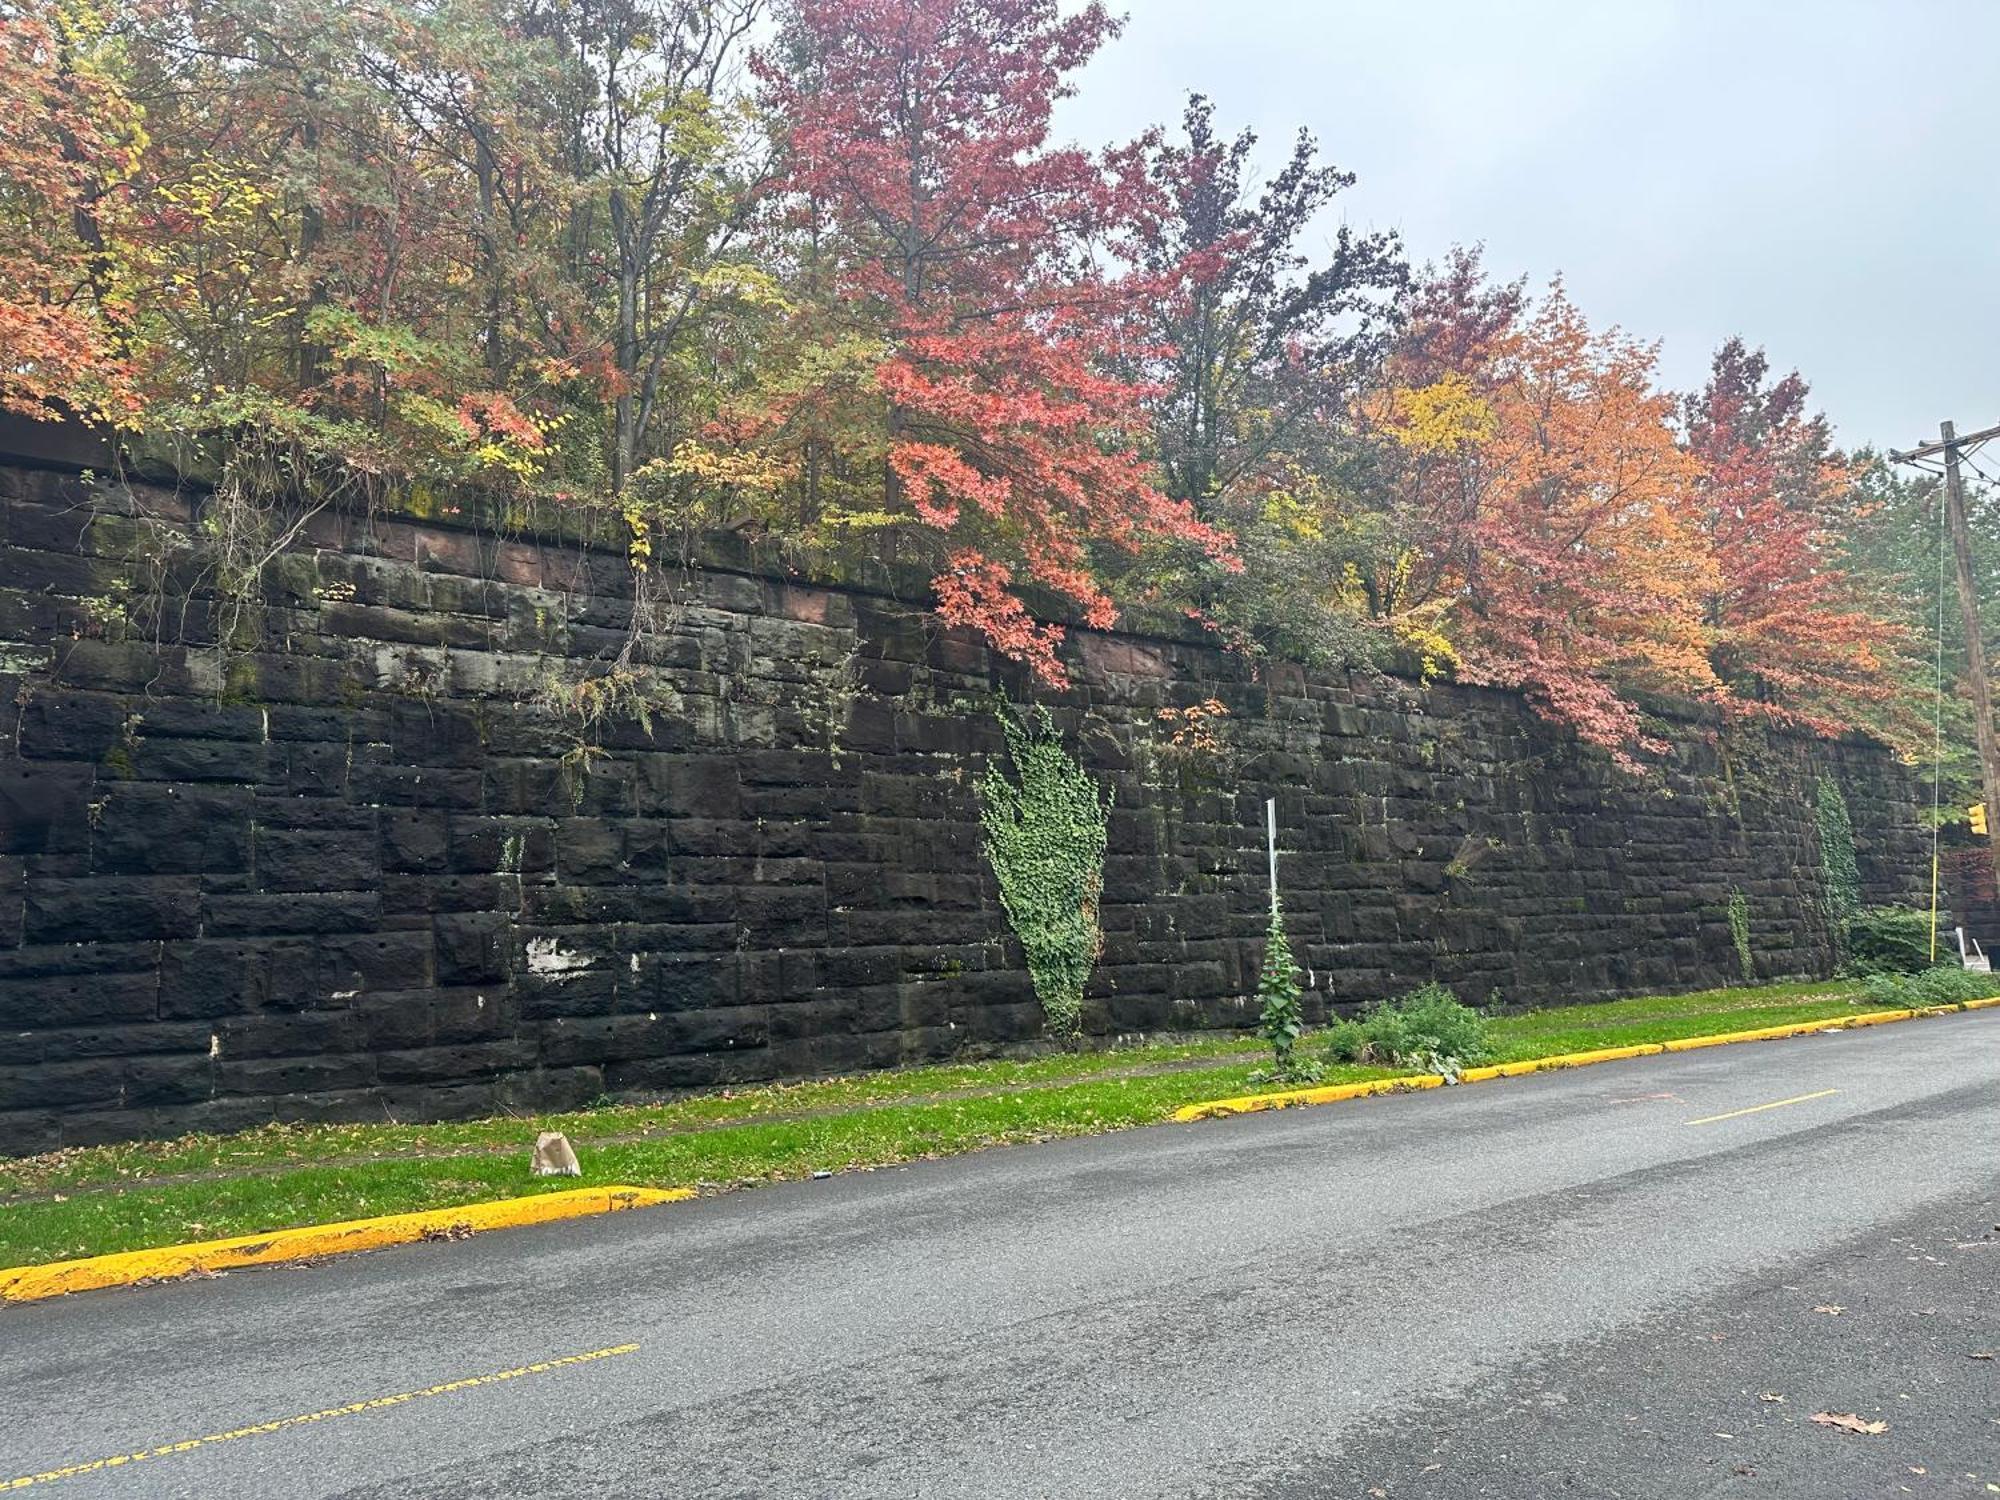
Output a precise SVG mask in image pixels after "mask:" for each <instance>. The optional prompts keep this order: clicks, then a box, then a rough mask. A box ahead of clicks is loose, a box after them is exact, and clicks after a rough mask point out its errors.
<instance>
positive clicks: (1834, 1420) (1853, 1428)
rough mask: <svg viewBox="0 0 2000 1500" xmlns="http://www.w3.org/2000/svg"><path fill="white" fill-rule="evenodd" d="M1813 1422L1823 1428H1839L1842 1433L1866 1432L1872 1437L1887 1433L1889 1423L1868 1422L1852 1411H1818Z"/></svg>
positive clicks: (1813, 1417)
mask: <svg viewBox="0 0 2000 1500" xmlns="http://www.w3.org/2000/svg"><path fill="white" fill-rule="evenodd" d="M1812 1419H1813V1421H1815V1422H1817V1423H1819V1425H1820V1426H1822V1427H1838V1428H1839V1429H1840V1430H1841V1431H1842V1432H1865V1433H1868V1434H1869V1435H1871V1436H1874V1435H1877V1434H1880V1433H1884V1432H1887V1431H1888V1430H1889V1424H1888V1423H1887V1422H1867V1421H1863V1420H1862V1419H1861V1418H1860V1417H1857V1416H1856V1415H1855V1414H1854V1413H1853V1412H1851V1411H1816V1412H1814V1413H1813V1414H1812Z"/></svg>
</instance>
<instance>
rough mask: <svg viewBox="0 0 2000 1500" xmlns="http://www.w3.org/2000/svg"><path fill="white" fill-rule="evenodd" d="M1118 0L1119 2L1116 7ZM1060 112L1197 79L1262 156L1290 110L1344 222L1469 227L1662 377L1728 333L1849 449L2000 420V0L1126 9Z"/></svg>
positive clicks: (1676, 375) (1287, 130)
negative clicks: (1613, 331) (1329, 178)
mask: <svg viewBox="0 0 2000 1500" xmlns="http://www.w3.org/2000/svg"><path fill="white" fill-rule="evenodd" d="M1110 4H1111V6H1112V9H1114V10H1117V9H1119V8H1120V4H1119V0H1110ZM1124 9H1125V10H1126V13H1127V15H1128V16H1129V20H1128V23H1127V26H1126V30H1125V34H1124V35H1123V36H1122V37H1120V38H1119V39H1118V40H1117V41H1115V42H1113V43H1112V44H1111V45H1110V46H1109V47H1108V48H1107V49H1106V50H1105V51H1104V52H1103V53H1102V54H1101V55H1100V56H1099V57H1098V58H1097V59H1096V60H1095V61H1093V62H1092V63H1091V64H1090V66H1089V68H1088V69H1087V70H1086V72H1085V73H1084V74H1083V76H1082V78H1081V80H1080V82H1081V94H1080V96H1079V97H1078V98H1077V99H1075V100H1072V101H1070V102H1069V103H1068V104H1067V105H1065V106H1064V112H1063V117H1062V120H1061V125H1062V128H1063V131H1064V133H1066V134H1070V135H1074V136H1076V137H1078V138H1080V139H1082V140H1085V141H1093V142H1095V141H1102V140H1108V139H1112V138H1124V137H1129V136H1131V135H1133V134H1136V133H1137V132H1138V131H1139V130H1140V129H1141V128H1143V127H1144V126H1145V125H1146V124H1147V123H1148V122H1150V121H1156V120H1162V119H1168V120H1171V119H1177V118H1178V116H1179V112H1180V100H1181V98H1182V96H1183V95H1184V94H1186V93H1187V92H1188V91H1189V90H1190V89H1198V90H1200V91H1202V92H1205V93H1207V94H1209V95H1210V96H1211V97H1212V98H1214V99H1215V101H1216V105H1217V111H1218V122H1219V123H1220V124H1221V125H1222V126H1223V127H1225V128H1226V129H1228V130H1230V131H1231V132H1233V131H1234V130H1235V129H1236V128H1237V127H1239V126H1242V125H1248V126H1250V127H1252V128H1254V129H1255V130H1256V131H1257V132H1258V133H1259V135H1260V136H1261V137H1262V138H1263V139H1262V142H1261V143H1260V148H1259V154H1260V160H1261V161H1262V162H1263V163H1264V164H1265V165H1266V167H1267V168H1269V167H1274V166H1275V165H1276V163H1277V162H1278V161H1279V160H1280V159H1281V157H1282V155H1283V153H1284V151H1285V150H1286V146H1287V143H1288V142H1289V139H1290V137H1291V134H1292V132H1293V131H1294V130H1296V129H1297V127H1298V126H1300V125H1305V126H1308V127H1310V128H1311V129H1312V131H1313V132H1314V133H1315V134H1316V135H1317V136H1318V137H1319V140H1320V143H1321V145H1322V147H1323V149H1324V152H1325V155H1326V157H1327V159H1329V160H1331V161H1333V162H1336V163H1338V164H1339V165H1341V166H1342V167H1345V168H1347V169H1348V170H1350V171H1353V172H1356V173H1358V174H1360V179H1361V180H1360V182H1359V184H1358V185H1357V186H1356V187H1355V188H1354V189H1353V190H1352V191H1351V192H1350V193H1348V194H1347V195H1345V196H1344V198H1343V199H1342V208H1343V210H1344V213H1345V217H1346V218H1347V220H1348V221H1349V222H1350V223H1353V224H1355V225H1357V226H1359V227H1365V228H1378V227H1394V228H1397V229H1400V230H1401V231H1402V233H1403V236H1404V238H1405V240H1406V242H1407V244H1408V245H1409V247H1410V250H1411V253H1412V255H1413V256H1414V257H1415V258H1418V259H1424V258H1428V257H1432V256H1436V255H1438V254H1440V253H1442V252H1443V251H1444V250H1446V249H1447V248H1448V247H1449V246H1451V245H1453V244H1455V243H1460V242H1472V241H1479V240H1483V241H1484V242H1485V244H1486V249H1487V262H1488V264H1489V266H1490V267H1491V268H1492V269H1493V270H1494V271H1495V272H1496V273H1499V274H1501V275H1505V276H1514V275H1518V274H1521V273H1526V274H1528V275H1529V276H1530V277H1531V278H1533V279H1534V280H1536V281H1538V282H1540V281H1546V280H1547V278H1548V277H1549V276H1551V275H1552V274H1554V273H1556V272H1558V271H1560V272H1561V273H1562V274H1563V276H1564V278H1565V280H1566V282H1567V283H1568V285H1569V288H1570V290H1571V294H1572V295H1573V296H1574V298H1575V300H1576V301H1577V303H1578V304H1579V306H1581V307H1582V309H1583V310H1584V312H1585V314H1586V315H1587V316H1589V317H1590V318H1591V320H1592V321H1593V322H1602V323H1617V324H1619V325H1621V326H1623V327H1624V328H1625V329H1627V330H1628V331H1629V332H1631V333H1634V334H1637V335H1640V336H1642V337H1645V338H1649V339H1652V338H1658V339H1660V340H1662V341H1663V343H1664V348H1663V350H1662V355H1661V368H1662V372H1663V376H1664V378H1665V379H1666V380H1667V382H1668V383H1669V384H1672V385H1674V386H1676V387H1686V386H1690V385H1693V384H1697V383H1699V381H1700V379H1701V378H1702V375H1703V372H1704V370H1705V368H1706V365H1707V362H1708V357H1709V355H1710V354H1711V353H1712V352H1713V350H1714V348H1715V346H1716V345H1717V344H1718V343H1720V342H1721V341H1722V340H1723V339H1724V338H1726V337H1727V336H1728V335H1730V334H1731V333H1741V334H1742V335H1743V336H1744V337H1745V338H1746V339H1748V340H1749V341H1750V342H1752V343H1753V344H1761V345H1762V346H1763V347H1764V348H1765V350H1766V351H1767V352H1768V353H1769V354H1770V356H1771V361H1772V363H1773V365H1774V366H1776V367H1777V368H1778V369H1780V370H1784V369H1789V368H1792V367H1797V368H1798V369H1799V370H1800V371H1802V372H1803V373H1804V375H1805V376H1806V378H1807V380H1808V381H1810V382H1811V384H1812V386H1813V393H1814V396H1815V399H1816V400H1817V401H1818V403H1819V404H1820V405H1821V406H1822V407H1823V408H1824V409H1825V410H1826V412H1827V413H1828V415H1829V416H1831V417H1832V418H1833V420H1834V423H1835V424H1836V426H1837V427H1838V429H1839V432H1840V436H1841V440H1842V441H1843V442H1844V443H1846V444H1848V445H1850V446H1859V445H1860V444H1861V443H1863V442H1873V443H1875V444H1877V445H1883V446H1898V447H1901V446H1908V445H1910V444H1911V443H1914V442H1916V441H1918V440H1920V439H1922V438H1924V437H1926V436H1931V435H1935V433H1936V430H1937V423H1938V419H1939V418H1940V417H1950V418H1952V419H1953V420H1955V421H1956V422H1957V423H1958V426H1959V430H1960V431H1966V430H1969V429H1971V428H1976V427H1984V426H1990V425H1993V424H1995V423H2000V347H1996V346H1997V345H2000V275H1996V271H2000V193H1996V191H1995V188H1996V186H2000V170H1996V169H1997V168H2000V163H1997V162H1996V151H2000V69H1996V65H1995V59H1996V57H2000V0H1869V3H1855V0H1733V3H1732V0H1595V3H1593V0H1567V3H1553V0H1544V3H1527V0H1485V3H1479V0H1416V3H1395V0H1366V3H1362V0H1319V3H1315V0H1124Z"/></svg>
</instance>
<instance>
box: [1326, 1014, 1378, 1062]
mask: <svg viewBox="0 0 2000 1500" xmlns="http://www.w3.org/2000/svg"><path fill="white" fill-rule="evenodd" d="M1324 1040H1325V1044H1326V1055H1327V1058H1328V1059H1329V1060H1330V1061H1332V1062H1349V1063H1351V1062H1360V1061H1361V1054H1362V1053H1363V1052H1365V1051H1366V1050H1367V1048H1368V1033H1367V1031H1365V1030H1364V1029H1363V1028H1362V1025H1361V1023H1360V1022H1359V1021H1335V1022H1334V1023H1333V1024H1332V1025H1331V1026H1329V1027H1327V1029H1326V1033H1325V1037H1324Z"/></svg>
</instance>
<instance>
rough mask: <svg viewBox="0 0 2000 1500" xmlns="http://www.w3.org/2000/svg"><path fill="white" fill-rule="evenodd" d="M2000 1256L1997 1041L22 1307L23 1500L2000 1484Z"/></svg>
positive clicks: (1962, 1026)
mask: <svg viewBox="0 0 2000 1500" xmlns="http://www.w3.org/2000/svg"><path fill="white" fill-rule="evenodd" d="M1779 1101H1795V1102H1785V1103H1779ZM1772 1105H1775V1106H1776V1107H1769V1108H1758V1106H1772ZM1739 1111H1750V1112H1746V1113H1739ZM586 1165H587V1163H586ZM1996 1226H2000V1013H1985V1014H1978V1015H1966V1016H1959V1017H1952V1018H1948V1019H1942V1020H1933V1021H1925V1022H1920V1023H1917V1024H1913V1025H1906V1026H1893V1027H1883V1028H1879V1029H1876V1030H1871V1031H1861V1032H1851V1033H1844V1034H1837V1035H1829V1036H1820V1037H1811V1038H1805V1039H1801V1040H1797V1041H1790V1042H1777V1043H1767V1044H1763V1045H1757V1046H1745V1047H1729V1048H1719V1049H1715V1050H1711V1051H1704V1052H1695V1053H1687V1054H1682V1055H1678V1056H1674V1057H1659V1058H1646V1059H1639V1060H1635V1061H1633V1062H1629V1063H1618V1064H1611V1065H1607V1066H1602V1067H1596V1068H1590V1069H1584V1070H1580V1071H1575V1072H1569V1073H1552V1074H1543V1075H1538V1076H1535V1077H1531V1078H1522V1079H1515V1080H1510V1081H1506V1082H1501V1083H1493V1084H1482V1085H1479V1086H1477V1087H1473V1088H1465V1089H1457V1090H1450V1091H1439V1092H1434V1093H1427V1094H1421V1095H1409V1096H1402V1097H1388V1098H1380V1099H1372V1100H1361V1101H1355V1102H1352V1103H1348V1104H1344V1105H1336V1106H1331V1107H1327V1108H1323V1109H1316V1110H1301V1111H1295V1112H1292V1113H1289V1114H1283V1115H1265V1116H1255V1117H1248V1118H1243V1119H1237V1120H1227V1121H1211V1122H1206V1123H1203V1124H1199V1125H1190V1126H1168V1127H1160V1128H1157V1129H1152V1130H1144V1131H1134V1132H1129V1133H1126V1134H1123V1135H1117V1136H1110V1137H1103V1138H1099V1139H1095V1140H1087V1141H1069V1142H1059V1143H1054V1144H1049V1145H1043V1146H1034V1147H1024V1148H1019V1149H1011V1150H1000V1151H990V1152H986V1153H982V1154H980V1155H977V1156H973V1157H969V1158H961V1159H959V1160H955V1161H943V1162H935V1163H927V1164H922V1165H918V1166H912V1167H908V1168H901V1169H896V1170H891V1171H883V1172H877V1173H862V1174H853V1175H847V1176H842V1177H837V1178H833V1179H830V1180H826V1181H821V1182H812V1183H799V1184H795V1185H791V1186H785V1187H778V1188H772V1189H768V1190H764V1191H759V1192H750V1193H738V1194H734V1195H731V1196H728V1197H723V1198H717V1199H711V1200H706V1201H701V1202H696V1203H689V1204H681V1205H675V1206H670V1207H665V1208H660V1209H654V1210H649V1211H644V1212H635V1213H630V1214H623V1215H618V1216H614V1217H611V1218H606V1219H599V1220H590V1221H583V1222H580V1223H573V1224H566V1225H549V1226H544V1227H541V1228H536V1229H527V1230H518V1231H511V1232H508V1233H505V1234H495V1235H490V1236H485V1237H481V1238H477V1239H474V1240H471V1241H468V1242H464V1243H458V1244H438V1245H419V1246H412V1247H409V1248H406V1249H402V1250H393V1251H384V1252H380V1253H377V1254H374V1255H367V1256H357V1257H351V1258H347V1259H342V1260H336V1261H333V1262H330V1263H328V1264H325V1265H322V1266H319V1267H316V1268H312V1269H306V1270H271V1271H261V1272H244V1273H238V1274H235V1275H232V1276H229V1277H224V1278H220V1279H215V1280H209V1281H199V1282H188V1283H181V1284H176V1285H171V1286H159V1287H152V1288H143V1289H134V1290H129V1291H117V1292H99V1293H92V1294H87V1295H84V1296H80V1297H75V1298H70V1299H67V1300H63V1301H58V1302H51V1303H44V1304H37V1305H34V1306H31V1307H26V1308H18V1309H14V1310H11V1311H5V1312H0V1491H4V1490H5V1489H6V1488H7V1485H8V1481H10V1480H13V1479H15V1478H16V1476H22V1477H26V1476H30V1475H34V1474H37V1473H42V1472H46V1471H50V1470H55V1469H60V1468H65V1467H70V1466H75V1465H83V1464H90V1463H92V1462H94V1461H96V1460H100V1459H105V1458H110V1457H114V1456H117V1455H122V1454H131V1453H135V1452H142V1451H146V1452H150V1451H151V1450H154V1449H156V1448H160V1447H165V1446H171V1445H175V1444H179V1443H184V1442H189V1441H190V1440H194V1439H200V1438H205V1437H210V1438H212V1437H214V1436H216V1435H220V1434H234V1435H233V1436H229V1437H227V1438H226V1440H221V1441H208V1442H203V1443H200V1444H197V1445H194V1446H190V1447H186V1448H183V1449H181V1450H180V1451H176V1452H168V1453H156V1454H154V1455H153V1456H150V1457H147V1458H144V1459H140V1460H136V1461H130V1462H126V1463H123V1464H119V1465H115V1466H109V1467H102V1468H95V1469H86V1470H84V1471H83V1472H78V1473H74V1474H71V1475H69V1476H68V1477H64V1478H60V1479H57V1480H54V1481H52V1482H50V1483H48V1484H47V1485H46V1488H44V1487H43V1486H41V1485H36V1486H34V1487H33V1493H36V1494H41V1493H48V1494H50V1495H52V1496H53V1495H62V1496H75V1497H78V1500H83V1497H95V1496H141V1495H148V1496H150V1495H185V1496H217V1495H232V1496H257V1497H266V1496H269V1497H291V1496H335V1495H339V1496H352V1497H361V1496H370V1497H390V1496H394V1497H407V1496H453V1497H456V1496H494V1495H549V1496H609V1495H621V1496H623V1495H643V1496H662V1497H668V1496H671V1497H697V1496H745V1497H750V1496H756V1497H765V1496H771V1497H788V1496H829V1497H831V1496H1055V1497H1064V1500H1080V1497H1088V1496H1117V1497H1130V1496H1245V1497H1269V1500H1288V1497H1305V1496H1342V1497H1345V1496H1354V1497H1374V1496H1390V1497H1398V1500H1400V1497H1404V1496H1411V1497H1417V1496H1443V1497H1460V1496H1498V1497H1510V1500H1514V1497H1539V1496H1545V1495H1547V1496H1556V1495H1561V1496H1592V1497H1598V1496H1603V1497H1610V1496H1620V1497H1634V1500H1678V1497H1682V1496H1709V1495H1726V1496H1737V1495H1742V1496H1746V1497H1751V1496H1755V1497H1765V1496H1796V1497H1808V1496H1810V1497H1812V1500H1848V1497H1852V1500H1863V1497H1866V1500H1874V1497H1878V1496H1893V1495H1901V1494H1905V1493H1907V1494H1913V1495H1920V1496H1979V1497H1982V1500H1983V1497H1986V1496H1990V1495H1993V1494H1995V1493H2000V1359H1990V1360H1981V1359H1975V1358H1972V1357H1971V1356H1973V1355H1975V1354H1980V1353H1987V1352H1992V1353H1995V1354H2000V1229H1996ZM1826 1308H1838V1309H1839V1311H1837V1312H1830V1311H1820V1310H1816V1309H1826ZM634 1345H636V1348H634V1347H632V1346H634ZM598 1351H617V1352H607V1353H602V1354H600V1355H599V1357H596V1358H592V1359H588V1360H582V1361H578V1362H574V1363H567V1364H553V1365H551V1364H549V1363H548V1362H549V1361H551V1360H554V1359H559V1358H562V1357H565V1356H572V1355H579V1354H586V1353H592V1354H595V1353H598ZM502 1372H517V1373H508V1374H507V1375H506V1378H501V1379H484V1380H475V1379H474V1377H490V1376H495V1375H500V1374H501V1373H502ZM459 1382H467V1383H465V1384H459ZM440 1386H445V1387H448V1388H447V1389H437V1387H440ZM409 1393H416V1394H409ZM405 1395H408V1399H400V1400H386V1399H384V1398H391V1397H401V1396H405ZM1767 1397H1782V1398H1783V1399H1782V1400H1774V1399H1766V1398H1767ZM371 1402H373V1403H375V1404H372V1405H369V1404H366V1403H371ZM1820 1411H1826V1412H1832V1413H1854V1414H1856V1415H1858V1416H1859V1417H1861V1418H1862V1419H1863V1420H1865V1421H1869V1422H1875V1421H1882V1422H1886V1423H1887V1430H1886V1431H1884V1432H1881V1433H1875V1434H1868V1433H1849V1432H1844V1431H1840V1430H1838V1429H1835V1428H1830V1427H1826V1426H1823V1425H1819V1424H1815V1423H1813V1422H1812V1421H1811V1417H1812V1414H1813V1413H1815V1412H1820ZM314 1414H323V1415H317V1416H314ZM294 1417H313V1419H312V1420H305V1421H289V1420H287V1419H290V1418H294Z"/></svg>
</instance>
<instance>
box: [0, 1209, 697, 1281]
mask: <svg viewBox="0 0 2000 1500" xmlns="http://www.w3.org/2000/svg"><path fill="white" fill-rule="evenodd" d="M693 1196H694V1190H693V1189H692V1188H636V1187H600V1188H572V1189H570V1190H569V1191H568V1192H562V1193H539V1194H535V1195H532V1196H530V1197H526V1198H507V1199H503V1200H501V1201H500V1202H497V1203H468V1204H464V1205H462V1206H460V1207H458V1208H427V1209H423V1210H421V1211H419V1212H417V1213H408V1214H387V1215H384V1216H383V1217H381V1218H375V1219H349V1220H347V1221H346V1222H345V1223H341V1224H309V1225H307V1226H305V1227H303V1228H300V1229H279V1230H274V1231H272V1232H271V1233H270V1234H245V1235H238V1236H237V1237H236V1238H234V1239H227V1240H206V1241H202V1242H200V1243H198V1244H192V1245H162V1246H160V1247H159V1248H158V1249H155V1250H127V1251H122V1252H120V1253H119V1254H116V1255H93V1256H89V1257H87V1258H86V1259H83V1260H59V1261H55V1262H53V1263H51V1264H49V1265H45V1266H15V1267H13V1268H12V1269H11V1270H0V1302H33V1301H36V1300H38V1299H39V1298H42V1297H57V1296H61V1295H62V1294H63V1293H65V1292H87V1291H92V1290H94V1289H96V1288H98V1287H106V1286H130V1285H131V1284H132V1283H134V1282H137V1281H157V1280H163V1279H166V1278H168V1277H173V1276H186V1275H189V1274H191V1273H209V1274H213V1273H215V1272H218V1271H231V1270H235V1269H236V1268H237V1267H239V1266H268V1265H273V1264H276V1263H278V1262H280V1261H288V1260H308V1259H313V1258H316V1257H318V1256H322V1255H348V1254H351V1253H353V1252H354V1251H356V1250H379V1249H382V1248H383V1247H384V1246H387V1245H407V1244H409V1243H410V1242H411V1241H413V1240H430V1239H459V1238H462V1237H463V1236H465V1235H468V1234H477V1233H481V1232H483V1231H485V1230H489V1229H514V1228H517V1227H519V1226H521V1225H524V1224H547V1223H550V1222H552V1221H554V1220H557V1219H578V1218H584V1217H587V1216H589V1215H592V1214H608V1213H616V1212H618V1211H619V1210H621V1209H627V1208H651V1207H652V1206H653V1205H654V1204H656V1203H678V1202H680V1201H681V1200H682V1199H685V1198H692V1197H693Z"/></svg>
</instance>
